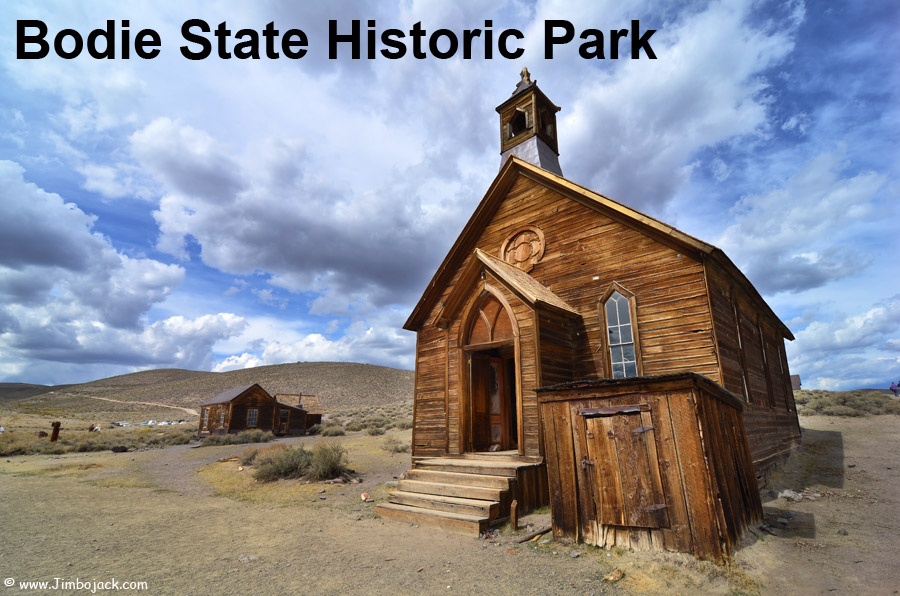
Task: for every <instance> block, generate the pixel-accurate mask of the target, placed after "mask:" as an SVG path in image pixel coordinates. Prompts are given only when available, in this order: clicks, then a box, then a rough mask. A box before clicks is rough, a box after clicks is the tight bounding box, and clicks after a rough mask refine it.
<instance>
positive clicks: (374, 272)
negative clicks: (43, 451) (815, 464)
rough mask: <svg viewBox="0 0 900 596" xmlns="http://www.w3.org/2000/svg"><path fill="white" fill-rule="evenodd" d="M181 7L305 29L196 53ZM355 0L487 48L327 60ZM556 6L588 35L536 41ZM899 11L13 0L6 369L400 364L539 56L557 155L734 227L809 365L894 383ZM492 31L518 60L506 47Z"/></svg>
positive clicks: (741, 255) (1, 373) (6, 81)
mask: <svg viewBox="0 0 900 596" xmlns="http://www.w3.org/2000/svg"><path fill="white" fill-rule="evenodd" d="M20 19H21V20H24V19H37V20H41V21H43V22H44V23H45V24H46V26H47V30H48V33H47V38H48V39H49V40H50V41H51V43H50V44H49V49H50V51H49V55H48V56H47V57H45V58H42V59H27V60H26V59H17V55H16V22H17V21H18V20H20ZM124 19H127V20H128V22H129V25H128V27H124V26H123V23H122V20H124ZM190 19H202V20H204V21H206V22H207V23H209V24H210V28H211V29H213V30H214V29H215V27H216V26H217V25H218V24H219V23H221V22H223V21H224V22H225V23H227V27H228V28H229V29H230V30H232V33H233V34H236V32H237V31H238V30H239V29H245V28H246V29H255V30H257V31H261V30H262V29H263V28H264V27H265V26H266V24H267V23H269V22H272V23H274V26H275V28H277V29H279V31H280V32H281V33H282V34H283V33H284V32H285V31H287V30H288V29H292V28H294V29H300V30H301V31H303V32H304V33H305V34H306V36H307V49H308V53H307V54H306V55H305V56H303V57H302V58H300V59H290V58H287V57H286V56H284V55H282V54H279V57H278V58H267V57H266V56H265V53H264V51H263V56H262V57H261V58H260V59H258V60H252V59H243V60H242V59H237V58H232V59H223V58H220V57H219V56H218V54H217V50H216V42H217V38H215V37H214V36H213V34H212V33H210V34H207V35H206V37H207V39H209V40H210V41H211V43H212V45H213V51H212V54H211V55H210V56H209V57H208V58H205V59H203V60H189V59H187V58H186V57H185V56H183V55H182V53H181V52H180V51H179V48H180V47H181V46H183V45H188V40H186V39H185V38H184V37H183V36H182V33H181V28H182V24H183V23H185V22H186V21H188V20H190ZM354 19H360V20H361V29H362V31H364V32H365V31H368V30H369V27H367V24H368V22H369V20H374V21H375V24H374V27H372V29H373V30H375V32H376V35H380V34H381V32H382V31H384V30H386V29H399V30H401V31H405V32H409V31H410V30H411V29H412V27H413V26H414V25H415V23H417V22H419V23H421V27H422V28H424V29H425V30H426V32H427V33H429V34H430V33H431V32H434V31H436V30H438V29H448V30H450V31H453V32H455V33H456V34H457V35H458V36H460V37H462V31H463V30H467V29H475V28H481V29H491V30H492V31H493V34H494V43H493V45H492V47H493V52H492V54H493V55H492V57H491V58H489V59H486V58H485V55H484V54H485V51H484V46H483V45H478V44H477V43H476V45H475V51H474V52H473V56H472V57H471V58H470V59H465V58H464V57H463V56H462V53H461V51H460V52H457V54H456V55H454V56H452V57H450V58H446V59H440V58H438V57H436V56H435V55H434V54H433V53H430V52H426V57H425V58H422V59H418V58H416V57H414V56H413V53H412V44H411V42H410V43H409V44H408V45H409V51H408V53H407V55H406V56H404V57H403V58H400V59H388V58H385V57H383V56H382V55H380V54H378V53H377V52H376V54H375V56H376V57H375V58H374V59H368V58H367V57H366V53H365V49H363V55H362V56H361V57H360V58H359V59H353V58H352V56H351V53H350V50H349V47H348V46H347V45H346V44H345V45H344V46H341V47H339V48H338V55H337V56H336V57H334V58H330V57H329V55H328V31H329V21H330V20H335V21H337V24H338V25H337V26H338V28H339V32H340V33H349V32H350V28H351V22H352V20H354ZM107 20H113V21H115V22H114V25H115V26H116V28H117V29H116V39H117V45H116V50H117V55H116V57H115V58H114V59H95V58H92V57H91V56H90V55H89V54H88V53H87V51H86V50H85V51H83V52H82V53H81V55H79V56H78V57H76V58H72V59H63V58H61V57H59V56H57V55H56V51H54V50H53V43H52V40H53V38H54V37H55V36H56V35H57V34H58V33H59V32H60V31H62V30H64V29H74V30H75V31H77V32H79V34H80V35H81V36H83V37H84V38H85V39H86V38H87V37H88V34H89V33H90V31H92V30H93V29H97V28H105V27H106V26H107ZM552 20H567V21H569V22H571V23H572V25H573V26H574V29H575V40H574V41H573V42H572V43H569V44H566V45H560V46H557V47H556V49H555V51H554V55H553V58H552V59H548V58H547V57H546V56H545V51H544V42H545V25H546V22H547V21H552ZM486 21H490V26H488V25H486ZM633 21H638V22H639V27H640V31H641V34H643V33H644V32H646V31H647V30H650V29H655V30H656V32H655V33H654V34H652V36H651V37H650V38H649V43H650V45H651V47H652V49H653V52H654V53H655V55H656V59H650V58H649V57H648V56H647V55H646V53H645V52H642V53H641V54H640V57H638V58H637V59H633V58H630V55H631V53H630V50H631V47H630V43H629V41H628V39H625V40H624V41H623V42H622V44H621V46H620V47H621V50H622V51H621V52H620V55H619V58H618V59H611V58H610V56H609V52H608V48H607V52H606V55H607V58H606V59H596V58H583V57H581V56H580V55H579V52H578V45H579V44H580V42H581V40H580V39H579V35H580V34H581V32H582V31H584V30H588V29H598V30H602V31H606V32H607V33H608V31H609V30H612V29H629V30H630V31H632V30H631V27H632V22H633ZM898 23H900V5H898V4H897V3H896V2H894V1H892V0H848V1H843V2H832V1H828V0H821V1H817V2H809V3H803V2H785V1H782V0H777V1H773V2H767V1H759V2H757V1H751V0H733V1H732V0H723V1H712V2H704V1H687V2H651V1H632V0H626V1H617V2H608V1H589V0H585V1H573V0H566V1H560V2H554V1H549V2H525V1H505V2H504V1H502V0H490V1H488V0H481V1H471V2H470V1H460V0H458V1H455V2H445V1H439V0H429V1H418V0H403V1H394V2H391V1H385V2H378V3H367V2H355V1H352V0H339V1H335V2H327V3H326V2H293V1H289V0H281V1H278V0H269V1H264V2H241V3H237V2H231V3H225V2H203V1H195V0H182V1H180V2H163V1H156V2H149V1H146V2H128V3H124V2H118V1H113V0H110V1H102V0H92V1H89V2H69V1H65V2H51V1H47V2H40V3H36V2H25V1H17V0H12V1H7V2H3V3H2V5H0V381H3V382H28V383H39V384H62V383H73V382H84V381H89V380H93V379H98V378H103V377H107V376H112V375H116V374H123V373H128V372H133V371H138V370H144V369H151V368H186V369H194V370H207V371H227V370H234V369H239V368H245V367H253V366H259V365H265V364H279V363H284V362H296V361H356V362H368V363H372V364H380V365H386V366H392V367H398V368H409V369H411V368H412V367H413V355H414V350H415V335H414V334H413V333H411V332H409V331H405V330H403V329H402V325H403V323H404V322H405V320H406V318H407V317H408V315H409V313H410V312H411V310H412V308H413V306H414V305H415V304H416V302H417V300H418V298H419V297H420V296H421V294H422V292H423V291H424V289H425V287H426V285H427V284H428V282H429V280H430V279H431V277H432V275H433V274H434V271H435V270H436V269H437V267H438V265H439V264H440V262H441V261H442V259H443V258H444V256H445V255H446V253H447V251H448V250H449V248H450V246H451V245H452V243H453V241H454V240H455V239H456V237H457V235H458V234H459V232H460V231H461V230H462V227H463V226H464V225H465V223H466V221H467V220H468V218H469V216H470V215H471V213H472V212H473V211H474V209H475V207H476V206H477V204H478V202H479V201H480V200H481V198H482V197H483V196H484V193H485V192H486V190H487V188H488V187H489V185H490V184H491V181H492V180H493V179H494V177H495V176H496V174H497V171H498V169H499V165H500V155H499V153H500V148H499V118H498V115H497V113H496V112H495V111H494V107H496V106H497V105H499V104H500V103H501V102H503V101H504V100H505V99H507V98H508V97H509V96H510V94H511V93H512V91H513V89H514V88H515V85H516V83H517V82H518V80H519V71H520V70H521V68H522V67H526V66H527V67H528V69H529V70H530V72H531V74H532V78H533V79H535V80H537V81H538V84H539V86H540V88H541V89H542V91H544V93H545V94H546V95H547V96H548V97H549V98H550V99H551V100H552V101H553V102H554V103H556V105H559V106H561V107H562V110H561V111H560V112H559V114H558V115H557V118H558V130H559V148H560V164H561V166H562V169H563V173H564V174H565V175H566V177H567V178H569V179H570V180H573V181H575V182H577V183H579V184H582V185H585V186H587V187H589V188H592V189H594V190H596V191H597V192H600V193H602V194H604V195H606V196H609V197H611V198H613V199H615V200H617V201H620V202H622V203H625V204H627V205H630V206H631V207H634V208H636V209H638V210H640V211H643V212H645V213H647V214H649V215H652V216H654V217H656V218H658V219H661V220H663V221H665V222H667V223H669V224H671V225H673V226H675V227H677V228H679V229H681V230H682V231H684V232H687V233H689V234H691V235H693V236H696V237H698V238H700V239H702V240H704V241H706V242H709V243H711V244H714V245H716V246H718V247H720V248H722V249H723V250H724V251H725V252H726V253H727V254H728V255H729V257H730V258H731V259H732V261H734V262H735V263H736V264H737V265H738V267H740V268H741V270H742V271H743V272H744V273H745V274H746V275H747V277H748V278H749V279H750V280H751V281H752V282H753V284H754V285H755V286H756V287H757V289H758V290H759V291H760V293H761V294H762V295H763V296H764V298H765V299H766V301H767V302H768V303H769V304H770V305H771V306H772V308H773V309H774V311H775V312H776V313H777V314H778V316H779V317H780V318H781V319H782V320H783V321H784V322H785V323H786V324H787V325H788V327H789V328H790V329H791V330H792V332H793V334H794V335H795V337H796V339H795V340H794V341H792V342H788V345H787V352H788V357H789V364H790V368H791V372H792V373H794V374H799V375H800V376H801V378H802V379H803V386H804V387H805V388H821V389H832V390H846V389H854V388H861V387H882V388H883V387H886V386H887V385H888V384H889V383H890V382H891V381H892V380H894V381H896V380H898V379H900V267H898V260H900V228H898V221H900V220H898V215H900V213H898V211H900V208H898V205H900V201H898V193H900V150H898V139H900V93H898V91H900V69H898V67H897V64H898V63H900V35H898V33H897V31H898V28H897V24H898ZM122 29H127V30H128V31H129V33H130V36H131V37H130V39H131V40H133V39H134V38H135V37H136V36H137V34H138V32H139V31H140V30H142V29H151V30H153V31H155V32H157V34H158V35H159V38H160V46H159V49H160V52H159V55H158V56H157V57H156V58H153V59H142V58H139V57H137V56H136V54H135V50H134V48H133V44H132V45H131V46H130V47H131V57H130V58H128V59H125V58H123V57H122V46H123V44H122V42H121V38H120V37H119V35H120V32H121V30H122ZM506 29H517V30H519V31H521V33H522V35H523V39H522V40H521V41H517V40H514V39H513V40H511V41H513V43H512V44H511V47H512V48H517V47H518V48H521V49H522V55H521V56H520V57H518V58H515V59H508V58H504V57H502V56H501V55H500V54H499V53H498V51H497V48H496V40H497V37H498V36H499V33H500V32H501V31H503V30H506ZM34 31H35V30H29V34H33V33H34ZM195 32H197V30H195ZM630 35H631V36H632V37H633V31H632V33H630ZM607 37H608V36H607ZM244 39H247V36H244ZM481 39H483V37H482V38H481ZM407 41H409V38H407ZM606 42H607V44H608V39H607V40H606ZM73 43H74V42H73V41H72V37H71V36H69V37H68V38H67V40H66V41H65V42H64V43H63V44H62V45H61V47H62V49H63V51H66V52H68V51H71V50H72V49H73ZM446 43H447V38H446V36H445V37H444V38H442V41H440V42H439V43H438V46H437V48H438V50H440V51H443V50H444V49H446V45H441V44H446ZM36 47H37V46H33V45H32V46H28V48H29V50H34V49H35V48H36ZM99 47H100V48H102V47H103V44H102V42H101V44H100V45H99ZM189 47H190V48H191V49H192V50H197V49H199V45H196V44H192V45H190V46H189ZM384 47H385V46H383V45H381V44H380V43H377V42H376V48H377V49H383V48H384ZM275 48H276V49H277V50H280V49H281V46H280V45H279V43H276V45H275ZM225 49H226V50H228V51H229V52H231V51H232V50H233V49H234V40H233V38H232V39H231V40H230V41H228V43H226V46H225Z"/></svg>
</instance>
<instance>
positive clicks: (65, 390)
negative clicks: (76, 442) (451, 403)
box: [0, 362, 413, 410]
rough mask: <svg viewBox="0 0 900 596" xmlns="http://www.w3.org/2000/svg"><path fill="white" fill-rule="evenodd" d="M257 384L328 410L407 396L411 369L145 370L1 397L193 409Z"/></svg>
mask: <svg viewBox="0 0 900 596" xmlns="http://www.w3.org/2000/svg"><path fill="white" fill-rule="evenodd" d="M252 383H259V384H260V385H261V386H262V387H263V388H264V389H265V390H266V391H268V392H269V393H271V394H275V393H294V394H296V393H307V394H309V393H311V394H315V395H317V396H319V399H320V402H321V404H322V406H323V407H324V408H325V409H326V410H335V409H348V408H358V407H361V406H372V405H376V406H377V405H383V404H390V403H396V402H404V401H411V400H412V396H413V371H409V370H399V369H394V368H387V367H384V366H374V365H371V364H357V363H351V362H297V363H293V364H277V365H273V366H260V367H256V368H248V369H242V370H234V371H229V372H224V373H213V372H200V371H190V370H180V369H159V370H149V371H143V372H137V373H131V374H127V375H120V376H117V377H110V378H107V379H100V380H98V381H91V382H90V383H81V384H78V385H65V386H56V387H42V386H40V385H27V386H25V385H23V384H16V383H5V384H0V401H5V402H6V403H10V402H17V403H19V404H22V405H29V406H35V407H57V408H59V407H63V408H71V409H79V410H80V409H90V408H91V407H93V406H95V405H96V400H86V399H84V398H90V397H99V398H106V399H114V400H118V401H125V402H155V403H160V404H166V405H171V406H180V407H188V408H195V409H196V408H197V407H198V406H199V405H200V404H201V403H203V402H204V401H206V400H207V399H209V398H210V397H212V396H214V395H216V394H217V393H219V392H221V391H224V390H225V389H230V388H232V387H239V386H242V385H250V384H252Z"/></svg>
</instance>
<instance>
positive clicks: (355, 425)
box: [345, 420, 363, 433]
mask: <svg viewBox="0 0 900 596" xmlns="http://www.w3.org/2000/svg"><path fill="white" fill-rule="evenodd" d="M362 429H363V423H362V422H360V421H358V420H354V421H353V422H348V423H347V426H346V427H345V430H347V431H349V432H351V433H355V432H359V431H361V430H362Z"/></svg>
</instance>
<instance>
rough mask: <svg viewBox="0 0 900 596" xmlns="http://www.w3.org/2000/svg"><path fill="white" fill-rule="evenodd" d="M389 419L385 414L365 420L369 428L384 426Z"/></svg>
mask: <svg viewBox="0 0 900 596" xmlns="http://www.w3.org/2000/svg"><path fill="white" fill-rule="evenodd" d="M388 422H389V420H388V419H387V418H385V417H383V416H373V417H372V418H369V419H367V420H366V421H365V425H366V427H367V428H383V427H384V426H385V425H387V424H388Z"/></svg>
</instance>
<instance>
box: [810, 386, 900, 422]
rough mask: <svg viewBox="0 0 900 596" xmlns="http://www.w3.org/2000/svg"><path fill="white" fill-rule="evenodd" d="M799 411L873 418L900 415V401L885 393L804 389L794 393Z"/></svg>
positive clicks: (864, 390)
mask: <svg viewBox="0 0 900 596" xmlns="http://www.w3.org/2000/svg"><path fill="white" fill-rule="evenodd" d="M794 401H795V402H796V403H797V406H798V407H797V411H798V413H800V414H803V415H812V414H821V415H823V416H871V415H880V414H900V401H897V400H894V399H891V397H890V396H888V395H886V394H885V392H883V391H878V390H872V389H857V390H855V391H825V390H822V389H812V390H809V389H803V390H801V391H795V392H794Z"/></svg>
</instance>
